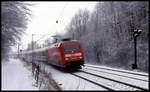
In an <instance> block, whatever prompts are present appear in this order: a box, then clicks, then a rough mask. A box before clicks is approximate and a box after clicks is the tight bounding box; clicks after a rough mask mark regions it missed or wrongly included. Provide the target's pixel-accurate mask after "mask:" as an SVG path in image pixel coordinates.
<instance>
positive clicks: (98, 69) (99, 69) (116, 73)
mask: <svg viewBox="0 0 150 92" xmlns="http://www.w3.org/2000/svg"><path fill="white" fill-rule="evenodd" d="M94 68H95V67H94ZM94 68H93V67H92V68H89V66H88V67H84V69H89V70H93V71H97V72H102V73H107V74H112V75H117V76H121V77H126V78H130V79H134V80H140V81H144V82H149V80H148V76H145V75H144V77H147V79H142V78H138V77H137V78H136V77H132V76H127V75H125V74H123V75H121V74H118V72H121V71H116V72H115V73H112V72H110V71H111V70H110V69H109V70H110V71H103V70H101V68H97V69H94ZM104 70H105V69H104ZM106 70H107V69H106ZM113 71H114V70H113ZM123 73H124V72H123ZM126 73H128V72H126ZM129 74H131V73H129ZM132 75H137V74H136V73H132ZM138 76H141V75H139V74H138ZM142 76H143V75H142Z"/></svg>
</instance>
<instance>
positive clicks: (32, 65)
mask: <svg viewBox="0 0 150 92" xmlns="http://www.w3.org/2000/svg"><path fill="white" fill-rule="evenodd" d="M33 36H34V34H32V52H33ZM32 74H34V64H33V53H32Z"/></svg>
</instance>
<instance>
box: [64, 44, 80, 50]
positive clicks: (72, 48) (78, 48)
mask: <svg viewBox="0 0 150 92" xmlns="http://www.w3.org/2000/svg"><path fill="white" fill-rule="evenodd" d="M64 50H65V51H75V50H80V45H78V44H74V45H65V46H64Z"/></svg>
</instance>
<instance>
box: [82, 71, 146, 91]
mask: <svg viewBox="0 0 150 92" xmlns="http://www.w3.org/2000/svg"><path fill="white" fill-rule="evenodd" d="M80 72H83V73H86V74H90V75H93V76H97V77H101V78H103V79H107V80H110V81H114V82H118V83H121V84H124V85H127V86H130V87H133V88H137V89H141V90H143V91H148V89H146V88H142V87H139V86H136V85H131V84H129V83H125V82H122V81H118V80H114V79H111V78H107V77H103V76H100V75H96V74H92V73H89V72H85V71H82V70H80Z"/></svg>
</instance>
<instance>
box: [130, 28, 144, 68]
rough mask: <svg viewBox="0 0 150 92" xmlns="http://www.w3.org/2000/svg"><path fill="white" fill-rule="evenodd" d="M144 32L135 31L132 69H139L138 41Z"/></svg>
mask: <svg viewBox="0 0 150 92" xmlns="http://www.w3.org/2000/svg"><path fill="white" fill-rule="evenodd" d="M141 32H142V30H134V33H133V38H134V64H132V69H137V68H138V67H137V52H136V50H137V49H136V39H137V37H138V36H139V35H140V34H141Z"/></svg>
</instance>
